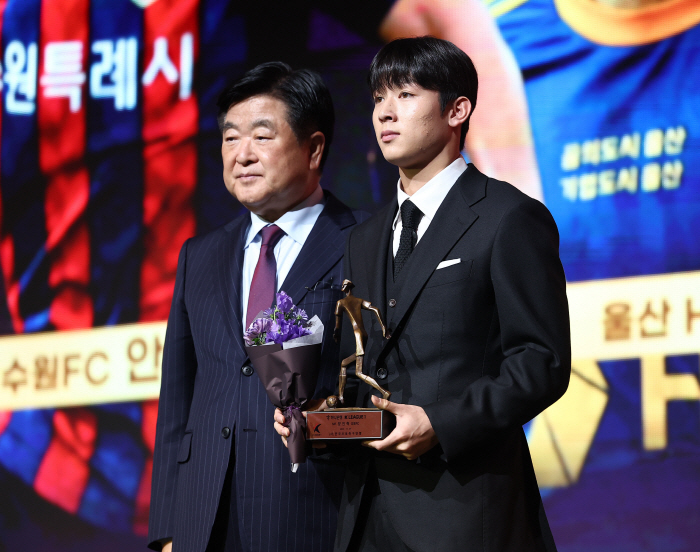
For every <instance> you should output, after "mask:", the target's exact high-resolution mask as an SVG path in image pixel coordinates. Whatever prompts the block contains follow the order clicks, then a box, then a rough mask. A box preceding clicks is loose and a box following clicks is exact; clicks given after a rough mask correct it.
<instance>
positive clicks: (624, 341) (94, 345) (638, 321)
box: [0, 272, 700, 410]
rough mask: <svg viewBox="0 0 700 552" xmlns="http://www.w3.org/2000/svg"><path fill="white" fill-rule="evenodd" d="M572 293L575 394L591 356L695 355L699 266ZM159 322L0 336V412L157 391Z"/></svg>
mask: <svg viewBox="0 0 700 552" xmlns="http://www.w3.org/2000/svg"><path fill="white" fill-rule="evenodd" d="M568 296H569V311H570V313H571V340H572V349H573V358H574V359H575V360H574V363H573V365H574V377H575V378H577V383H575V384H574V385H572V387H571V389H570V392H569V393H567V395H571V398H573V396H574V395H578V394H580V393H581V391H575V392H574V391H573V389H578V380H581V381H587V382H588V384H589V385H587V386H586V389H589V390H590V389H598V392H600V390H601V389H605V382H604V380H603V379H602V375H600V371H599V370H598V369H597V364H596V361H599V360H615V359H624V358H640V359H641V358H649V359H651V358H657V357H658V356H659V355H662V356H663V355H677V354H694V353H698V352H700V339H699V338H700V272H688V273H678V274H666V275H660V276H642V277H635V278H620V279H615V280H596V281H590V282H582V283H574V284H569V286H568ZM165 325H166V324H165V322H155V323H150V324H128V325H122V326H110V327H104V328H94V329H91V330H81V331H69V332H47V333H40V334H28V335H19V336H8V337H1V338H0V379H1V385H0V409H3V410H18V409H24V408H48V407H58V406H77V405H86V404H98V403H107V402H120V401H139V400H146V399H154V398H157V397H158V392H159V390H160V363H161V357H162V349H163V342H164V337H165ZM576 359H578V360H576ZM650 362H651V361H650ZM647 364H649V366H651V365H652V364H653V363H651V364H650V363H647ZM572 381H573V379H572ZM591 382H594V383H595V382H597V383H595V385H592V384H591ZM596 386H597V387H596ZM584 395H585V396H587V395H586V394H585V393H584ZM591 396H593V395H591ZM565 398H566V397H565Z"/></svg>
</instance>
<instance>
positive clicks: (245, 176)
mask: <svg viewBox="0 0 700 552" xmlns="http://www.w3.org/2000/svg"><path fill="white" fill-rule="evenodd" d="M260 176H261V175H259V174H257V173H241V174H239V175H237V176H236V180H242V181H243V182H250V181H252V180H255V179H256V178H260Z"/></svg>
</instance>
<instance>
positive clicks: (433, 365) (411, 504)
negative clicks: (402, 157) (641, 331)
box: [336, 165, 571, 552]
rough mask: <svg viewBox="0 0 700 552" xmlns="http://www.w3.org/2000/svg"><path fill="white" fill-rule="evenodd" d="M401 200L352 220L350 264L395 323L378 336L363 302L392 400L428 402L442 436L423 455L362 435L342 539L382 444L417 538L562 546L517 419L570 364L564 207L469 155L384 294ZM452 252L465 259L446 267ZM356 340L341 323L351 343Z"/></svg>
mask: <svg viewBox="0 0 700 552" xmlns="http://www.w3.org/2000/svg"><path fill="white" fill-rule="evenodd" d="M396 209H397V207H396V202H393V203H392V205H390V206H388V207H387V208H386V209H384V210H383V211H381V212H379V213H378V214H377V215H376V216H374V217H372V218H371V219H369V220H368V221H367V222H365V223H363V224H361V225H359V226H357V227H356V228H355V229H354V230H353V231H352V232H351V234H350V237H349V239H348V246H347V250H346V255H345V262H346V274H347V277H348V278H350V279H351V280H352V281H353V283H354V284H355V285H356V288H355V289H354V290H353V293H354V294H355V295H356V296H357V297H361V298H363V299H368V300H370V301H371V302H372V303H373V304H374V305H377V306H379V307H380V308H381V309H382V311H383V312H384V313H385V318H386V320H387V327H388V330H389V332H390V333H391V339H389V340H388V341H387V340H385V339H382V336H381V331H380V328H379V325H378V323H377V322H376V320H375V319H374V317H373V316H372V315H371V313H366V314H365V316H364V323H365V327H366V328H368V333H369V338H368V342H367V346H366V349H365V350H366V355H365V366H366V367H367V368H368V373H369V375H371V376H375V377H377V378H378V380H377V381H378V383H379V384H380V385H382V386H384V387H386V388H387V389H388V390H389V391H391V392H392V393H393V395H392V397H391V400H392V401H395V402H398V403H404V404H413V405H419V406H421V407H423V408H424V410H425V412H426V413H427V415H428V417H429V418H430V421H431V424H432V426H433V428H434V429H435V432H436V434H437V437H438V439H439V443H440V444H439V445H438V446H436V447H435V448H434V449H432V450H431V451H429V452H428V453H427V454H425V455H424V456H422V457H421V458H419V459H418V460H417V461H413V462H411V461H408V460H405V459H404V458H403V457H400V456H397V455H390V454H388V453H383V454H382V453H379V454H378V453H374V452H373V451H371V449H366V448H363V447H355V449H354V453H355V455H354V458H353V462H351V463H350V465H349V467H348V471H347V474H346V481H345V487H344V492H343V501H342V503H341V511H340V518H339V521H338V527H339V529H338V536H337V539H336V550H342V551H345V550H346V549H347V546H348V542H349V540H350V536H351V532H352V529H353V527H354V524H355V521H356V518H357V513H358V508H359V504H360V497H361V494H362V490H363V485H364V482H365V478H366V472H367V467H368V464H369V462H370V457H372V456H373V457H374V462H375V467H376V471H377V475H378V479H379V486H380V490H381V493H382V495H383V498H384V500H385V502H386V505H387V508H388V513H387V515H388V517H389V519H390V521H391V523H392V524H393V526H394V528H395V529H396V531H397V533H398V534H399V536H400V537H401V538H402V539H403V541H404V542H405V543H406V544H407V545H408V547H409V548H411V549H412V550H415V551H416V552H419V551H434V550H449V551H451V552H453V551H459V550H469V551H470V552H476V551H484V552H485V551H492V552H507V551H513V552H515V551H517V552H527V551H535V550H537V551H540V550H553V549H554V542H553V540H552V539H551V533H550V532H549V527H548V525H547V521H546V516H545V515H544V510H543V509H542V503H541V499H540V495H539V490H538V488H537V482H536V480H535V475H534V471H533V467H532V461H531V459H530V455H529V450H528V447H527V442H526V440H525V435H524V433H523V430H522V428H521V426H522V425H523V424H524V423H525V422H527V421H528V420H530V419H531V418H533V417H534V416H536V415H537V414H538V413H540V412H541V411H542V410H544V409H545V408H546V407H547V406H549V405H550V404H552V403H553V402H554V401H556V400H557V399H558V398H559V397H561V395H562V394H563V393H564V391H565V390H566V388H567V385H568V381H569V374H570V370H571V365H570V362H571V359H570V356H571V352H570V334H569V317H568V306H567V300H566V285H565V280H564V272H563V269H562V266H561V263H560V261H559V235H558V232H557V228H556V225H555V223H554V220H553V219H552V217H551V215H550V214H549V211H548V210H547V209H546V208H545V207H544V206H543V205H542V204H541V203H539V202H538V201H535V200H533V199H531V198H529V197H527V196H526V195H524V194H523V193H521V192H520V191H518V190H517V189H516V188H514V187H513V186H511V185H510V184H507V183H505V182H500V181H497V180H493V179H491V178H487V177H486V176H484V175H483V174H481V173H480V172H479V171H478V170H476V168H474V166H473V165H469V168H468V169H467V170H466V172H465V173H464V174H463V175H462V176H461V177H460V178H459V179H458V180H457V182H456V183H455V185H454V186H453V188H452V189H451V190H450V192H449V194H448V195H447V197H446V198H445V200H444V202H443V203H442V205H441V206H440V208H439V210H438V212H437V213H436V216H435V218H434V219H433V221H432V222H431V224H430V226H429V227H428V229H427V231H426V233H425V234H424V236H423V237H422V238H421V240H420V241H419V242H418V244H417V246H416V248H415V250H414V251H413V253H412V255H411V256H410V257H409V260H408V261H407V263H406V265H405V266H404V267H403V270H402V272H401V275H400V276H401V277H403V284H402V286H401V288H400V290H399V291H398V293H397V296H396V297H387V295H386V289H385V288H386V270H387V259H388V255H389V254H390V253H389V251H390V249H389V248H390V247H391V236H392V229H391V226H392V222H393V219H394V215H395V213H396ZM450 259H460V262H459V263H457V264H453V265H451V266H448V267H445V268H441V269H438V270H436V267H437V266H438V264H439V263H440V262H441V261H445V260H450ZM397 283H400V281H399V280H397ZM389 299H395V302H396V303H395V306H394V307H388V304H389V303H388V300H389ZM392 303H393V302H392ZM346 344H349V347H347V348H346ZM352 346H353V342H352V336H351V335H349V334H348V333H344V334H343V349H344V352H348V353H349V351H350V350H351V348H352ZM381 368H384V370H381ZM378 370H379V373H378ZM384 372H386V373H388V375H387V376H385V378H381V375H382V374H383V373H384ZM359 389H360V392H359V394H358V400H357V404H358V405H363V406H368V405H369V406H371V405H370V404H369V390H370V389H371V388H370V387H369V386H360V388H359Z"/></svg>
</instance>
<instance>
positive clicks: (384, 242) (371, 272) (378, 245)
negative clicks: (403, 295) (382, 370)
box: [353, 201, 397, 319]
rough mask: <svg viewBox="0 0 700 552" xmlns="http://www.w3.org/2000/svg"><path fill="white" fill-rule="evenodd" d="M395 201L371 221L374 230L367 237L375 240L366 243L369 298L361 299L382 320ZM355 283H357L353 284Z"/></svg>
mask: <svg viewBox="0 0 700 552" xmlns="http://www.w3.org/2000/svg"><path fill="white" fill-rule="evenodd" d="M396 209H397V205H396V201H392V202H391V203H390V204H389V205H387V206H386V207H384V208H383V209H382V210H381V211H379V212H378V213H377V215H376V216H375V217H374V218H373V219H372V220H373V221H374V222H375V228H374V229H372V230H370V231H369V232H368V233H369V235H374V236H377V239H376V240H373V241H372V242H369V243H367V244H366V245H367V268H368V270H367V275H368V280H369V281H368V282H367V287H368V289H369V294H370V296H369V297H363V299H367V300H368V301H369V302H370V303H372V304H373V305H374V306H375V307H378V308H379V310H380V311H382V314H383V315H384V318H385V319H386V313H384V312H383V311H384V309H385V308H386V262H387V255H388V254H389V248H390V247H391V235H392V229H391V227H392V225H393V223H394V216H395V215H396ZM353 277H354V278H357V276H353ZM355 283H357V282H355Z"/></svg>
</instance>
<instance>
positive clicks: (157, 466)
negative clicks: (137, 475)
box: [148, 240, 197, 550]
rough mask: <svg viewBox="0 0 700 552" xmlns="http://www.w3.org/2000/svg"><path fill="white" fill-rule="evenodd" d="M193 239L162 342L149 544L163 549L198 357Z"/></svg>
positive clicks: (181, 260) (182, 262) (177, 281)
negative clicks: (190, 267) (190, 304)
mask: <svg viewBox="0 0 700 552" xmlns="http://www.w3.org/2000/svg"><path fill="white" fill-rule="evenodd" d="M188 244H190V241H189V240H188V241H187V242H185V244H184V245H183V246H182V249H181V250H180V257H179V259H178V264H177V275H176V278H175V290H174V293H173V302H172V305H171V307H170V316H169V317H168V327H167V330H166V334H165V344H164V346H163V367H162V376H161V385H160V398H159V403H158V421H157V423H156V443H155V450H154V454H153V477H152V483H151V485H152V486H151V506H150V516H149V524H148V542H149V544H148V546H149V548H151V549H153V550H160V549H161V547H162V542H161V541H162V540H164V539H169V538H172V536H173V523H174V517H175V515H174V514H175V497H176V493H177V475H178V463H177V456H178V448H179V446H180V442H181V440H182V437H183V434H184V430H185V426H186V424H187V419H188V417H189V412H190V405H191V402H192V394H193V391H194V377H195V373H196V371H197V359H196V356H195V350H194V343H193V340H192V332H191V329H190V322H189V315H188V312H187V306H186V304H185V277H186V272H187V248H188Z"/></svg>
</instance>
